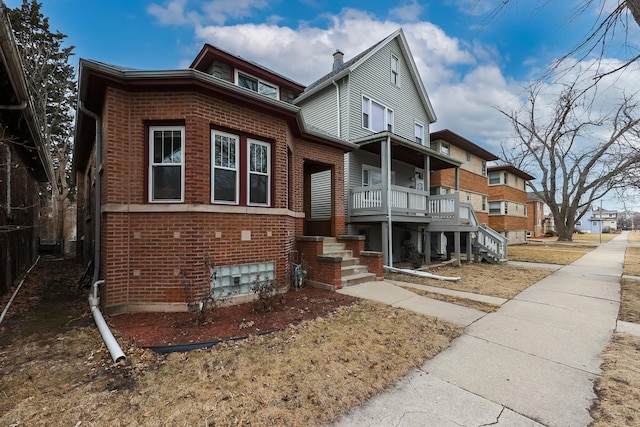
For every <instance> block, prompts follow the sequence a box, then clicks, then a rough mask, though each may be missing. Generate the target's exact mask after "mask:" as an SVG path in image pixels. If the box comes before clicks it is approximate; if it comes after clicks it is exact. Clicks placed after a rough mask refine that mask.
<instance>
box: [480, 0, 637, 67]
mask: <svg viewBox="0 0 640 427" xmlns="http://www.w3.org/2000/svg"><path fill="white" fill-rule="evenodd" d="M559 1H566V0H558V2H559ZM479 3H480V0H476V4H479ZM513 3H516V4H517V3H519V2H518V0H502V1H501V2H500V4H499V5H498V6H496V7H495V8H494V9H492V11H491V12H490V14H489V15H488V16H487V17H486V18H485V24H487V23H489V22H490V21H492V20H494V19H496V18H497V17H498V16H499V15H500V14H502V13H503V12H505V11H506V10H507V9H508V8H509V6H511V5H512V4H513ZM527 3H528V4H529V5H530V6H531V7H532V9H534V10H541V9H543V8H545V7H547V6H549V4H552V3H553V2H552V1H551V0H538V1H536V2H531V3H529V2H527ZM594 10H597V15H596V17H595V19H594V23H593V25H592V26H591V28H590V29H588V31H587V32H586V34H585V35H583V36H582V38H581V39H580V41H578V42H577V43H576V45H575V46H574V47H573V49H571V50H570V51H569V52H567V53H566V54H565V55H564V56H562V57H561V58H560V59H558V60H557V61H555V62H554V63H553V64H552V65H551V67H549V74H547V75H545V76H544V77H549V75H550V74H551V73H553V72H554V71H555V70H557V69H558V67H559V66H561V65H562V64H564V63H566V61H567V59H569V58H573V57H575V58H576V59H577V60H578V62H579V61H582V60H585V59H587V58H589V57H592V56H594V55H595V56H597V57H599V58H600V60H602V59H603V58H604V57H605V54H606V52H607V50H609V49H611V48H612V46H613V45H614V44H615V41H620V40H621V41H622V44H623V45H624V46H625V47H627V48H630V49H628V52H629V54H628V57H627V58H624V59H622V64H621V65H619V66H618V67H617V68H615V69H613V70H611V69H608V70H606V71H603V72H601V73H598V74H596V76H595V78H596V79H601V78H603V77H605V76H607V75H609V74H612V73H615V72H617V71H621V70H623V69H625V68H627V67H629V66H630V65H631V64H633V63H634V62H636V61H638V60H640V54H638V53H637V52H638V48H637V46H629V44H628V42H627V35H628V31H629V28H630V26H631V25H634V24H633V22H635V25H637V26H640V0H617V1H615V0H613V1H612V0H580V1H578V3H577V5H576V9H575V11H574V13H573V16H574V17H580V16H584V15H585V14H586V13H592V11H594ZM621 32H622V34H620V33H621ZM619 53H620V52H618V54H619ZM596 65H598V63H596Z"/></svg>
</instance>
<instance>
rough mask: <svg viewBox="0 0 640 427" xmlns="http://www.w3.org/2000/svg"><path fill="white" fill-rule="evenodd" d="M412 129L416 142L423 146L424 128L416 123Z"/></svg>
mask: <svg viewBox="0 0 640 427" xmlns="http://www.w3.org/2000/svg"><path fill="white" fill-rule="evenodd" d="M414 128H415V131H414V132H415V137H416V142H417V143H418V144H420V145H424V126H423V125H422V124H420V123H418V122H416V123H415V126H414Z"/></svg>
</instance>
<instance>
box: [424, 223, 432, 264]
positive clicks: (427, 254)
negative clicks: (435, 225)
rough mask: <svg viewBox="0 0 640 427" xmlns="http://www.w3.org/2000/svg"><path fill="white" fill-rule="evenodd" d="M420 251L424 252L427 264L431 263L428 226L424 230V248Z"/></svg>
mask: <svg viewBox="0 0 640 427" xmlns="http://www.w3.org/2000/svg"><path fill="white" fill-rule="evenodd" d="M422 250H423V251H424V256H425V260H426V261H427V263H429V262H431V232H430V231H429V227H428V226H427V227H426V228H425V230H424V247H423V248H422Z"/></svg>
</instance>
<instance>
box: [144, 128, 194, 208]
mask: <svg viewBox="0 0 640 427" xmlns="http://www.w3.org/2000/svg"><path fill="white" fill-rule="evenodd" d="M184 133H185V132H184V126H150V127H149V201H150V202H162V203H167V202H173V203H179V202H184Z"/></svg>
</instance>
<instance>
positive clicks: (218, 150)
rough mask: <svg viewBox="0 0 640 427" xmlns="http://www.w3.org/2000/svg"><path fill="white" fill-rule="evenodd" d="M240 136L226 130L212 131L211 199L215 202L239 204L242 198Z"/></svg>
mask: <svg viewBox="0 0 640 427" xmlns="http://www.w3.org/2000/svg"><path fill="white" fill-rule="evenodd" d="M239 143H240V138H239V137H238V135H232V134H229V133H225V132H218V131H213V132H211V145H212V147H211V148H212V150H211V152H212V161H211V164H212V168H211V169H212V171H211V173H212V177H211V179H212V182H213V184H212V185H211V199H212V200H213V202H215V203H230V204H237V203H238V200H239V199H240V185H239V181H240V173H239V170H238V168H239V166H240V164H239V161H238V159H239V156H240V146H239Z"/></svg>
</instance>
